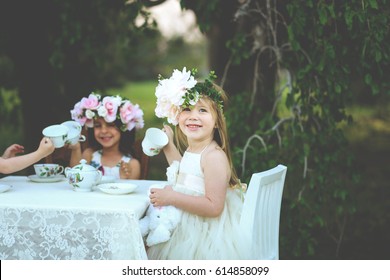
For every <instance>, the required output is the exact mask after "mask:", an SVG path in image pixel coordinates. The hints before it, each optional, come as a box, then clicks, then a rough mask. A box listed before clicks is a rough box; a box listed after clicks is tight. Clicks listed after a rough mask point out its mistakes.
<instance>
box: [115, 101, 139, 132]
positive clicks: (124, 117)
mask: <svg viewBox="0 0 390 280" xmlns="http://www.w3.org/2000/svg"><path fill="white" fill-rule="evenodd" d="M143 114H144V113H143V112H142V110H141V109H140V108H139V106H138V104H137V105H133V104H132V103H131V102H130V101H125V102H124V103H123V105H122V107H121V108H120V118H121V121H122V123H124V124H127V126H126V127H127V129H128V130H132V129H133V128H134V127H136V128H137V129H138V128H143V127H144V120H143V117H142V116H143Z"/></svg>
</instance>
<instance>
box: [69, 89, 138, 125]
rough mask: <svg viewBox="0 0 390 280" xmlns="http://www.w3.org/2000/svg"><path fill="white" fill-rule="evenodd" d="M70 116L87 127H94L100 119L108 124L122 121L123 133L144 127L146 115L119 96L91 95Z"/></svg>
mask: <svg viewBox="0 0 390 280" xmlns="http://www.w3.org/2000/svg"><path fill="white" fill-rule="evenodd" d="M70 114H71V117H72V119H73V120H74V121H77V122H78V123H80V124H81V125H83V126H84V125H85V126H86V127H93V121H94V119H96V118H99V117H100V118H103V119H104V120H105V121H106V122H108V123H112V122H114V121H115V120H121V122H122V125H121V127H120V129H121V130H122V131H126V130H128V131H131V130H133V129H134V128H136V129H140V128H143V127H144V119H143V115H144V113H143V111H142V110H141V109H140V108H139V105H138V104H136V105H133V104H132V103H131V102H130V100H128V99H127V98H123V97H121V96H119V95H117V96H105V97H103V98H102V96H101V95H100V94H96V93H91V94H90V95H89V96H88V97H83V98H82V99H81V100H80V101H79V102H77V103H76V104H75V106H74V108H73V110H71V111H70Z"/></svg>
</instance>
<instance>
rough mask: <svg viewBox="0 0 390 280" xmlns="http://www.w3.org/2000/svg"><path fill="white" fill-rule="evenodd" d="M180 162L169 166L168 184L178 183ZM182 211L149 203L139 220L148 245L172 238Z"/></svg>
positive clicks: (161, 186) (155, 186) (157, 186)
mask: <svg viewBox="0 0 390 280" xmlns="http://www.w3.org/2000/svg"><path fill="white" fill-rule="evenodd" d="M178 170H179V162H178V161H174V162H173V163H172V164H171V165H170V166H169V167H168V168H167V179H168V185H174V184H175V183H176V179H177V174H178ZM164 186H165V184H156V185H152V186H150V188H164ZM181 215H182V211H181V210H180V209H178V208H176V207H174V206H171V205H168V206H157V207H155V206H153V205H149V207H148V210H147V211H146V215H145V217H144V218H142V219H141V220H140V221H139V225H140V229H141V234H142V236H143V237H146V245H147V246H149V247H150V246H153V245H156V244H158V243H163V242H166V241H168V240H169V239H170V238H171V234H172V232H173V230H174V229H175V228H176V226H177V225H178V223H179V222H180V219H181Z"/></svg>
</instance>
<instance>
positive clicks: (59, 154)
mask: <svg viewBox="0 0 390 280" xmlns="http://www.w3.org/2000/svg"><path fill="white" fill-rule="evenodd" d="M85 136H86V135H85ZM141 142H142V140H136V141H135V143H134V147H133V148H134V153H135V154H134V155H133V156H134V157H135V158H136V159H138V160H139V162H140V164H141V177H140V179H141V180H144V179H146V178H147V176H148V173H149V157H148V156H147V155H145V154H144V153H143V151H142V145H141ZM86 143H87V142H84V143H82V149H83V150H84V149H85V148H86V147H87V144H86ZM44 161H45V162H46V163H58V164H60V165H62V166H64V167H66V166H69V161H70V150H69V149H66V148H59V149H55V151H54V152H53V153H52V154H51V155H49V156H47V157H46V158H45V159H44Z"/></svg>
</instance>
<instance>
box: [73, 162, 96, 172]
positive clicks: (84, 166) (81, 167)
mask: <svg viewBox="0 0 390 280" xmlns="http://www.w3.org/2000/svg"><path fill="white" fill-rule="evenodd" d="M72 169H77V170H80V171H96V170H97V169H96V168H95V167H93V166H92V165H89V164H88V163H87V161H86V160H85V159H81V160H80V164H78V165H76V166H75V167H73V168H72Z"/></svg>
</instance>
